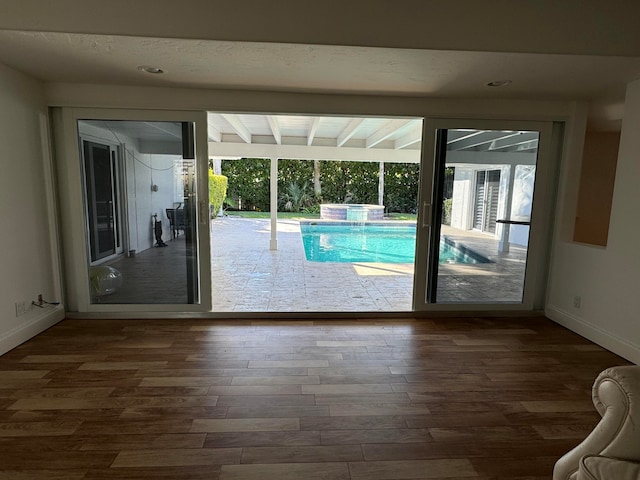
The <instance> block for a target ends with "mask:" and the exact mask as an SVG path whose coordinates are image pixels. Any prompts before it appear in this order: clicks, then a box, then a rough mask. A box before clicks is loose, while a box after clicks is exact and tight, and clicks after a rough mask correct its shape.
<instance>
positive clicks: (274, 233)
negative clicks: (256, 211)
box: [269, 158, 278, 250]
mask: <svg viewBox="0 0 640 480" xmlns="http://www.w3.org/2000/svg"><path fill="white" fill-rule="evenodd" d="M269 184H270V192H271V204H270V210H271V240H270V241H269V250H278V159H277V158H271V173H270V176H269Z"/></svg>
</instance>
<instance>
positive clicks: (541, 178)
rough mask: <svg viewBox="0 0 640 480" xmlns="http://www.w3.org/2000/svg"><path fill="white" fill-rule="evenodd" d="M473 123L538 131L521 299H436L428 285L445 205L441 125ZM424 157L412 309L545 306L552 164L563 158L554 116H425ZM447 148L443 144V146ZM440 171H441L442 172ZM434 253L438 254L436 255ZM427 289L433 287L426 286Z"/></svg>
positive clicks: (445, 127)
mask: <svg viewBox="0 0 640 480" xmlns="http://www.w3.org/2000/svg"><path fill="white" fill-rule="evenodd" d="M456 128H469V129H477V130H523V131H537V132H539V133H540V139H539V143H538V157H537V163H536V179H535V185H534V202H533V210H532V212H531V228H530V233H529V245H528V253H527V267H526V273H525V279H524V294H523V300H522V303H441V304H439V303H435V292H433V291H432V290H433V288H429V285H428V283H429V282H428V278H429V275H430V272H432V271H433V268H435V265H432V263H433V262H434V260H432V257H434V256H433V255H431V251H432V250H433V249H438V243H437V242H439V233H440V219H441V213H442V212H441V205H438V203H439V202H438V198H439V192H438V188H439V185H440V181H439V176H438V174H439V172H440V171H441V170H442V171H443V170H444V169H443V168H441V167H444V165H438V161H439V159H443V158H444V156H445V154H446V139H445V140H444V142H445V143H443V140H442V138H441V137H442V135H439V134H438V131H442V130H449V129H456ZM422 140H423V144H422V160H421V166H420V188H419V194H418V202H419V205H420V208H419V209H418V220H417V229H416V263H415V275H414V288H413V291H414V294H413V309H414V310H415V311H417V312H424V311H452V312H453V311H532V310H536V309H541V308H542V307H543V305H541V303H542V301H543V300H544V288H545V285H546V278H545V273H546V269H545V268H544V265H545V264H546V261H547V256H548V251H549V238H548V230H549V227H550V225H551V224H552V222H551V217H552V213H553V212H552V205H553V201H554V193H555V185H556V180H555V179H554V178H553V172H554V171H555V168H554V164H555V163H557V162H558V161H559V159H557V158H555V157H554V152H558V151H559V149H558V148H557V145H556V144H557V143H558V142H561V141H562V138H561V135H559V134H558V132H556V131H555V129H554V123H553V122H551V121H526V120H482V119H459V118H429V117H427V118H425V120H424V124H423V136H422ZM443 149H444V150H443ZM440 173H442V172H440ZM434 258H435V257H434ZM428 290H429V291H428Z"/></svg>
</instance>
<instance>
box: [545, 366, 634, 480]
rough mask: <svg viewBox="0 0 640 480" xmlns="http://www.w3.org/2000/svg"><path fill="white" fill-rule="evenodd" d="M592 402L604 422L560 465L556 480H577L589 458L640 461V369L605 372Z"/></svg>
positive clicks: (612, 369)
mask: <svg viewBox="0 0 640 480" xmlns="http://www.w3.org/2000/svg"><path fill="white" fill-rule="evenodd" d="M592 398H593V404H594V405H595V407H596V410H597V411H598V413H599V414H600V416H601V417H602V419H601V420H600V422H599V423H598V424H597V425H596V426H595V428H594V429H593V431H592V432H591V433H590V434H589V436H587V438H586V439H585V440H584V441H583V442H582V443H580V444H579V445H578V446H576V447H575V448H574V449H573V450H571V451H570V452H568V453H567V454H566V455H564V456H563V457H562V458H560V460H558V461H557V462H556V464H555V467H554V469H553V480H575V479H576V477H577V474H578V467H579V463H580V459H581V458H582V457H584V456H585V455H604V456H608V457H615V458H618V459H624V460H631V461H634V460H640V367H639V366H635V365H631V366H623V367H612V368H609V369H607V370H604V371H603V372H602V373H600V375H598V377H597V378H596V381H595V382H594V384H593V389H592ZM586 478H589V477H586Z"/></svg>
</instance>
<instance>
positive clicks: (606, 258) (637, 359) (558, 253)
mask: <svg viewBox="0 0 640 480" xmlns="http://www.w3.org/2000/svg"><path fill="white" fill-rule="evenodd" d="M638 132H640V80H638V81H635V82H633V83H630V84H629V85H628V87H627V97H626V101H625V108H624V118H623V122H622V133H621V137H620V149H619V153H618V166H617V171H616V182H615V188H614V193H613V206H612V211H611V223H610V227H609V238H608V244H607V246H606V247H592V246H587V245H580V244H577V243H574V242H572V241H571V240H570V238H571V237H570V236H569V235H567V228H566V227H567V226H568V225H573V224H574V221H575V208H565V209H563V210H564V211H563V217H562V218H559V219H558V222H557V224H556V235H555V239H554V248H553V253H552V262H551V271H550V279H549V288H548V294H547V306H546V313H547V315H548V316H549V317H550V318H552V319H553V320H555V321H557V322H559V323H561V324H563V325H565V326H567V327H569V328H571V329H572V330H574V331H576V332H578V333H580V334H582V335H584V336H586V337H588V338H590V339H592V340H594V341H595V342H597V343H599V344H601V345H603V346H605V347H607V348H609V349H610V350H612V351H614V352H615V353H617V354H619V355H621V356H624V357H626V358H627V359H628V360H631V361H633V362H634V363H640V305H639V304H638V299H639V298H640V297H639V293H640V286H639V285H640V278H639V276H640V251H639V249H638V247H639V245H640V240H639V239H640V222H639V220H640V210H639V208H640V188H639V187H638V186H639V185H640V135H638ZM571 161H572V162H573V163H576V162H579V159H576V158H574V159H573V160H571ZM567 167H569V168H565V169H564V170H565V172H568V171H572V172H574V173H575V168H573V167H575V165H568V166H567ZM565 177H567V178H564V179H563V180H564V182H565V183H567V182H568V183H569V184H571V185H573V186H575V183H577V182H578V181H579V175H572V176H570V177H568V176H567V174H566V173H565ZM571 190H572V191H574V190H575V189H571ZM565 201H566V202H567V203H572V202H573V201H574V199H571V198H569V199H566V200H565ZM576 296H580V297H581V305H580V308H576V307H575V306H574V297H576Z"/></svg>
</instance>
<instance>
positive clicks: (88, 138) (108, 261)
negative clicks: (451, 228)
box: [78, 120, 200, 305]
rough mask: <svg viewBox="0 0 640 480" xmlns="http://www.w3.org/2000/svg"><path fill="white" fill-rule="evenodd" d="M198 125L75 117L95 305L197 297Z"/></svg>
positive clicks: (183, 300) (177, 301) (179, 301)
mask: <svg viewBox="0 0 640 480" xmlns="http://www.w3.org/2000/svg"><path fill="white" fill-rule="evenodd" d="M193 131H194V129H193V123H192V122H170V121H128V120H126V121H125V120H79V121H78V133H79V136H80V139H79V140H80V145H81V149H80V153H81V155H82V157H83V162H82V165H83V167H84V173H85V175H84V177H85V189H84V190H85V191H84V202H85V214H86V223H87V225H88V228H87V229H88V232H87V233H88V235H87V237H88V240H89V258H88V260H89V264H88V266H87V281H88V284H89V291H90V299H91V300H90V303H91V304H103V305H104V304H174V305H182V304H186V305H188V304H198V303H200V288H199V282H198V279H199V275H198V272H199V266H198V252H199V250H198V221H197V220H198V215H197V213H198V212H197V205H198V187H197V181H196V178H197V176H196V170H197V168H196V159H195V156H194V154H193V152H194V145H193V142H194V137H193ZM120 232H122V233H121V234H120ZM120 236H121V237H122V244H123V248H120V249H118V248H116V246H117V243H119V242H120Z"/></svg>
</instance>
